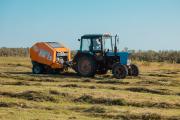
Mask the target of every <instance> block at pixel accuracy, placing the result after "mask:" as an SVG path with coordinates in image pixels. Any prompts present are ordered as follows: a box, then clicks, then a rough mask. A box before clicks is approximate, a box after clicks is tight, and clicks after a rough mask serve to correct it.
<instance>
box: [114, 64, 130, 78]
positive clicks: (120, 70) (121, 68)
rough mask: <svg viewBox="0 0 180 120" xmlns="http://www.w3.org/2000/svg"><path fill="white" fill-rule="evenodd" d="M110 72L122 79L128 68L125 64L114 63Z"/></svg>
mask: <svg viewBox="0 0 180 120" xmlns="http://www.w3.org/2000/svg"><path fill="white" fill-rule="evenodd" d="M112 74H113V76H114V77H115V78H117V79H123V78H125V77H126V76H127V74H128V69H127V67H126V66H125V65H120V64H115V65H114V66H113V68H112Z"/></svg>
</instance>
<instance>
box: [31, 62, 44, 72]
mask: <svg viewBox="0 0 180 120" xmlns="http://www.w3.org/2000/svg"><path fill="white" fill-rule="evenodd" d="M32 72H33V74H41V73H43V68H42V66H41V65H39V64H35V65H33V68H32Z"/></svg>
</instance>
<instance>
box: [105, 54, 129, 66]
mask: <svg viewBox="0 0 180 120" xmlns="http://www.w3.org/2000/svg"><path fill="white" fill-rule="evenodd" d="M106 55H107V56H119V59H120V63H121V64H122V65H127V64H128V57H129V55H130V53H128V52H116V53H115V52H107V54H106Z"/></svg>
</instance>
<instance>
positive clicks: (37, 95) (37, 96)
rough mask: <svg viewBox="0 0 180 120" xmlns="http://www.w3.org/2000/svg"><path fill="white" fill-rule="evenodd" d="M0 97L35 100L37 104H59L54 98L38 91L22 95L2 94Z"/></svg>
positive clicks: (25, 92) (22, 93)
mask: <svg viewBox="0 0 180 120" xmlns="http://www.w3.org/2000/svg"><path fill="white" fill-rule="evenodd" d="M0 95H3V96H8V97H15V98H21V99H26V100H33V101H37V102H43V101H51V102H57V99H55V98H54V97H52V96H50V95H48V94H45V93H43V92H37V91H24V92H20V93H11V92H0Z"/></svg>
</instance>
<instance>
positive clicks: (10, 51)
mask: <svg viewBox="0 0 180 120" xmlns="http://www.w3.org/2000/svg"><path fill="white" fill-rule="evenodd" d="M131 52H132V55H131V59H132V60H138V61H148V62H170V63H180V51H173V50H170V51H168V50H167V51H166V50H164V51H153V50H148V51H142V50H139V51H135V50H132V51H131ZM75 53H76V51H72V57H73V56H74V55H75ZM0 56H4V57H8V56H21V57H27V56H29V48H5V47H3V48H0Z"/></svg>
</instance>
